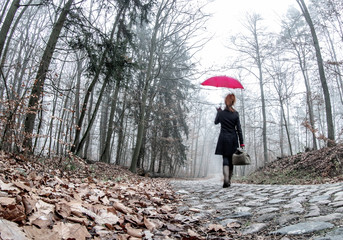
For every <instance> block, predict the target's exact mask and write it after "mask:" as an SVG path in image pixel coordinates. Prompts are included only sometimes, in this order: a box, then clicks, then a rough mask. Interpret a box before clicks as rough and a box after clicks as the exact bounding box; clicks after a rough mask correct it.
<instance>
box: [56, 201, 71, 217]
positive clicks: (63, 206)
mask: <svg viewBox="0 0 343 240" xmlns="http://www.w3.org/2000/svg"><path fill="white" fill-rule="evenodd" d="M55 211H56V213H57V214H58V215H59V216H61V217H62V218H67V217H69V216H70V214H71V208H70V205H69V204H68V203H65V202H61V203H57V204H55Z"/></svg>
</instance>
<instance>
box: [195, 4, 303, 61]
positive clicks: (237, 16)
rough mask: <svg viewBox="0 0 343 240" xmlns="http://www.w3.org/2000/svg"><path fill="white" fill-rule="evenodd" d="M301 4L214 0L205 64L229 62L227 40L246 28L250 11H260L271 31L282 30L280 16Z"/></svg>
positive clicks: (210, 9)
mask: <svg viewBox="0 0 343 240" xmlns="http://www.w3.org/2000/svg"><path fill="white" fill-rule="evenodd" d="M291 5H293V6H295V7H297V3H296V0H235V1H233V0H213V2H211V3H210V4H209V5H208V6H207V8H206V11H207V12H208V13H212V14H213V16H212V17H211V18H210V20H209V21H208V23H207V31H208V32H209V33H212V34H213V35H214V38H213V40H211V41H210V42H209V43H208V44H207V45H206V48H205V49H204V50H203V51H202V52H201V55H202V56H204V57H205V58H207V60H206V61H204V64H206V65H211V64H220V63H222V62H223V61H225V57H226V56H225V52H226V48H225V43H226V42H228V39H229V37H230V36H231V35H233V34H234V33H235V32H239V31H240V29H242V26H241V22H244V20H245V16H246V13H252V12H255V13H259V14H260V15H261V16H262V17H263V18H264V19H265V20H266V21H265V24H268V26H269V29H270V30H275V31H277V30H278V29H279V27H278V26H279V19H280V18H281V17H282V15H284V14H285V13H286V12H287V9H288V7H289V6H291Z"/></svg>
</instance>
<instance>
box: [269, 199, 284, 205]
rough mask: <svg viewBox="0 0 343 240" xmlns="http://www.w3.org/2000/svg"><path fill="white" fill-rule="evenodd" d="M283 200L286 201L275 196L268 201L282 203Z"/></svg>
mask: <svg viewBox="0 0 343 240" xmlns="http://www.w3.org/2000/svg"><path fill="white" fill-rule="evenodd" d="M283 202H286V200H285V199H280V198H276V199H272V200H270V201H269V202H268V203H269V204H276V203H283Z"/></svg>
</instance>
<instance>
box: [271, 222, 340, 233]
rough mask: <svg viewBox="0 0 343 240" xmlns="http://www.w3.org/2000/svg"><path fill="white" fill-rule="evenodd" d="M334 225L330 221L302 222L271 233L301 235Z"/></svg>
mask: <svg viewBox="0 0 343 240" xmlns="http://www.w3.org/2000/svg"><path fill="white" fill-rule="evenodd" d="M332 227H334V225H333V224H331V223H328V222H302V223H298V224H295V225H291V226H287V227H283V228H281V229H279V230H276V231H274V232H271V233H270V234H273V235H274V234H288V235H301V234H307V233H313V232H317V231H321V230H324V229H328V228H332Z"/></svg>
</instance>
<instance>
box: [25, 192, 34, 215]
mask: <svg viewBox="0 0 343 240" xmlns="http://www.w3.org/2000/svg"><path fill="white" fill-rule="evenodd" d="M22 202H23V205H24V208H25V213H26V215H29V214H30V213H32V211H33V206H35V205H36V201H35V200H33V199H32V198H30V197H25V196H23V197H22Z"/></svg>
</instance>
